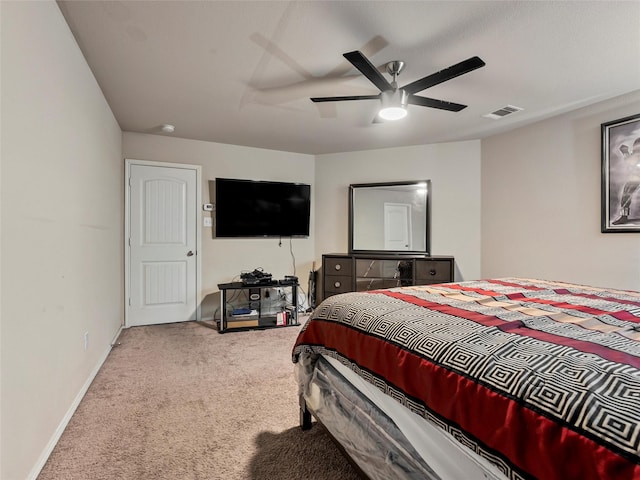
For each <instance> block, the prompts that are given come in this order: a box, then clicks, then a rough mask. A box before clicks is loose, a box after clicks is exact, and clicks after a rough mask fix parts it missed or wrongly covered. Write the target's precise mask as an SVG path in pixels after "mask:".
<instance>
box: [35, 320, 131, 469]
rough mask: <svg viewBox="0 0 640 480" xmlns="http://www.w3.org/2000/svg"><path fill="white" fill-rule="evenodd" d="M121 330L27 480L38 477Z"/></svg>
mask: <svg viewBox="0 0 640 480" xmlns="http://www.w3.org/2000/svg"><path fill="white" fill-rule="evenodd" d="M121 332H122V326H120V328H119V329H118V333H116V335H115V337H113V340H112V341H111V342H110V343H109V346H108V347H107V349H106V350H105V352H104V353H103V354H102V356H101V357H100V360H99V361H98V363H97V365H96V366H95V368H94V369H93V370H92V371H91V373H90V374H89V377H88V378H87V381H86V382H84V385H82V388H81V389H80V391H79V392H78V395H76V398H75V399H74V400H73V403H72V404H71V406H70V407H69V410H67V413H66V414H65V416H64V417H62V421H61V422H60V424H59V425H58V428H56V431H55V432H54V433H53V436H52V437H51V440H49V443H47V446H46V447H45V449H44V450H43V452H42V454H41V455H40V458H39V459H38V461H37V462H36V464H35V465H34V467H33V469H32V470H31V473H29V476H28V477H27V479H28V480H36V479H37V478H38V475H40V471H41V470H42V468H43V467H44V465H45V463H47V460H48V459H49V456H50V455H51V452H53V449H54V448H55V446H56V444H57V443H58V441H59V440H60V437H61V436H62V434H63V433H64V430H65V428H67V425H68V424H69V422H70V421H71V417H73V414H74V413H75V411H76V409H77V408H78V405H80V402H81V401H82V399H83V398H84V396H85V395H86V393H87V390H89V387H90V386H91V383H92V382H93V380H94V379H95V378H96V375H98V372H99V371H100V369H101V368H102V365H103V364H104V362H105V361H106V360H107V357H108V356H109V353H110V352H111V349H112V348H113V346H114V345H115V344H116V341H117V340H118V337H119V336H120V333H121Z"/></svg>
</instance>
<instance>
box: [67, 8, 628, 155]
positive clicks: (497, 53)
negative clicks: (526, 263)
mask: <svg viewBox="0 0 640 480" xmlns="http://www.w3.org/2000/svg"><path fill="white" fill-rule="evenodd" d="M58 4H59V5H60V8H61V10H62V12H63V14H64V16H65V18H66V19H67V22H68V23H69V25H70V27H71V30H72V32H73V34H74V35H75V37H76V39H77V41H78V44H79V45H80V48H81V49H82V51H83V53H84V55H85V57H86V59H87V61H88V63H89V66H90V67H91V70H92V71H93V73H94V75H95V76H96V79H97V81H98V83H99V84H100V87H101V88H102V91H103V92H104V95H105V97H106V99H107V101H108V103H109V105H110V106H111V109H112V110H113V113H114V115H115V117H116V119H117V121H118V122H119V124H120V127H121V128H122V130H123V131H128V132H141V133H154V134H162V135H163V133H162V132H161V131H160V126H161V125H162V124H165V123H168V124H173V125H175V133H173V134H172V135H173V136H176V137H182V138H188V139H196V140H205V141H211V142H218V143H230V144H236V145H246V146H252V147H259V148H266V149H275V150H284V151H291V152H300V153H308V154H322V153H333V152H347V151H354V150H368V149H375V148H385V147H396V146H402V145H420V144H429V143H438V142H447V141H459V140H467V139H477V138H482V137H485V136H488V135H492V134H495V133H498V132H502V131H506V130H509V129H512V128H515V127H518V126H522V125H526V124H529V123H532V122H535V121H538V120H542V119H544V118H547V117H550V116H553V115H556V114H559V113H562V112H565V111H568V110H572V109H575V108H578V107H581V106H584V105H588V104H590V103H595V102H598V101H601V100H604V99H607V98H610V97H613V96H617V95H620V94H624V93H627V92H630V91H633V90H637V89H638V88H640V1H637V0H633V1H603V2H600V1H569V2H562V1H549V2H544V1H518V2H516V1H466V2H460V1H202V2H200V1H177V2H176V1H59V2H58ZM352 50H360V51H362V52H363V53H364V54H365V55H366V56H367V57H368V58H369V59H370V61H371V62H372V63H373V64H374V65H375V66H376V67H379V68H384V65H385V64H386V63H387V62H389V61H391V60H403V61H405V62H406V67H405V70H404V71H403V72H402V74H401V75H400V76H399V78H398V84H399V85H400V86H403V85H405V84H407V83H410V82H412V81H414V80H416V79H418V78H421V77H424V76H426V75H429V74H431V73H434V72H436V71H439V70H442V69H443V68H446V67H448V66H450V65H453V64H455V63H458V62H460V61H462V60H465V59H467V58H469V57H472V56H475V55H477V56H479V57H481V58H482V59H483V60H484V61H485V62H486V66H485V67H483V68H480V69H479V70H475V71H473V72H471V73H468V74H466V75H463V76H460V77H457V78H455V79H452V80H450V81H447V82H445V83H443V84H440V85H437V86H435V87H432V88H430V89H427V90H425V91H423V92H420V94H421V95H425V96H428V97H432V98H437V99H442V100H447V101H452V102H457V103H462V104H466V105H468V108H466V109H464V110H462V111H461V112H458V113H453V112H448V111H442V110H436V109H432V108H426V107H419V106H413V105H410V106H409V115H408V116H407V117H406V118H405V119H403V120H400V121H398V122H393V123H389V122H387V123H384V124H373V123H372V120H373V118H374V116H375V114H376V111H377V108H378V102H377V101H376V100H367V101H351V102H340V103H323V104H314V103H312V102H311V101H310V100H309V97H312V96H340V95H375V94H377V93H378V90H377V89H376V87H375V86H373V85H372V84H371V83H370V82H369V81H368V80H367V79H366V78H365V77H363V76H362V75H361V74H360V73H359V72H358V71H357V70H356V69H355V68H354V67H353V66H352V65H351V64H350V63H349V62H348V61H347V60H346V59H345V58H344V57H343V56H342V54H343V53H345V52H349V51H352ZM385 75H386V74H385ZM389 80H390V78H389ZM505 105H515V106H518V107H522V108H524V110H523V111H521V112H518V113H516V114H513V115H511V116H509V117H505V118H503V119H501V120H489V119H486V118H483V117H482V115H484V114H486V113H489V112H492V111H494V110H496V109H499V108H501V107H503V106H505Z"/></svg>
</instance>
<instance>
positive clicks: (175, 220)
mask: <svg viewBox="0 0 640 480" xmlns="http://www.w3.org/2000/svg"><path fill="white" fill-rule="evenodd" d="M129 172H130V173H129V174H130V176H129V186H130V192H129V224H130V228H129V245H130V253H129V259H130V260H129V270H130V271H129V306H128V316H127V325H128V326H136V325H151V324H159V323H169V322H182V321H188V320H196V318H197V300H196V296H197V291H196V289H197V280H196V278H197V277H196V275H197V263H196V258H197V254H198V252H197V250H196V247H197V237H196V230H197V224H196V217H197V212H198V204H197V198H196V189H197V188H196V187H197V183H196V182H197V172H196V170H194V169H190V168H177V167H176V168H174V167H160V166H154V165H136V164H132V165H130V170H129Z"/></svg>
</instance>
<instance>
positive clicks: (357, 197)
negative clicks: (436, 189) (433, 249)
mask: <svg viewBox="0 0 640 480" xmlns="http://www.w3.org/2000/svg"><path fill="white" fill-rule="evenodd" d="M430 197H431V181H430V180H422V181H407V182H391V183H362V184H353V185H350V186H349V253H365V252H375V253H413V254H415V253H423V254H428V253H429V233H430V232H429V230H430V228H429V224H430V215H429V213H430V212H429V210H430Z"/></svg>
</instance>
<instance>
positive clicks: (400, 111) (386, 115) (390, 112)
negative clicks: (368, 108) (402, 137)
mask: <svg viewBox="0 0 640 480" xmlns="http://www.w3.org/2000/svg"><path fill="white" fill-rule="evenodd" d="M378 115H379V116H380V118H382V119H383V120H400V119H401V118H404V117H406V116H407V109H406V108H404V107H383V108H381V109H380V111H379V112H378Z"/></svg>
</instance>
